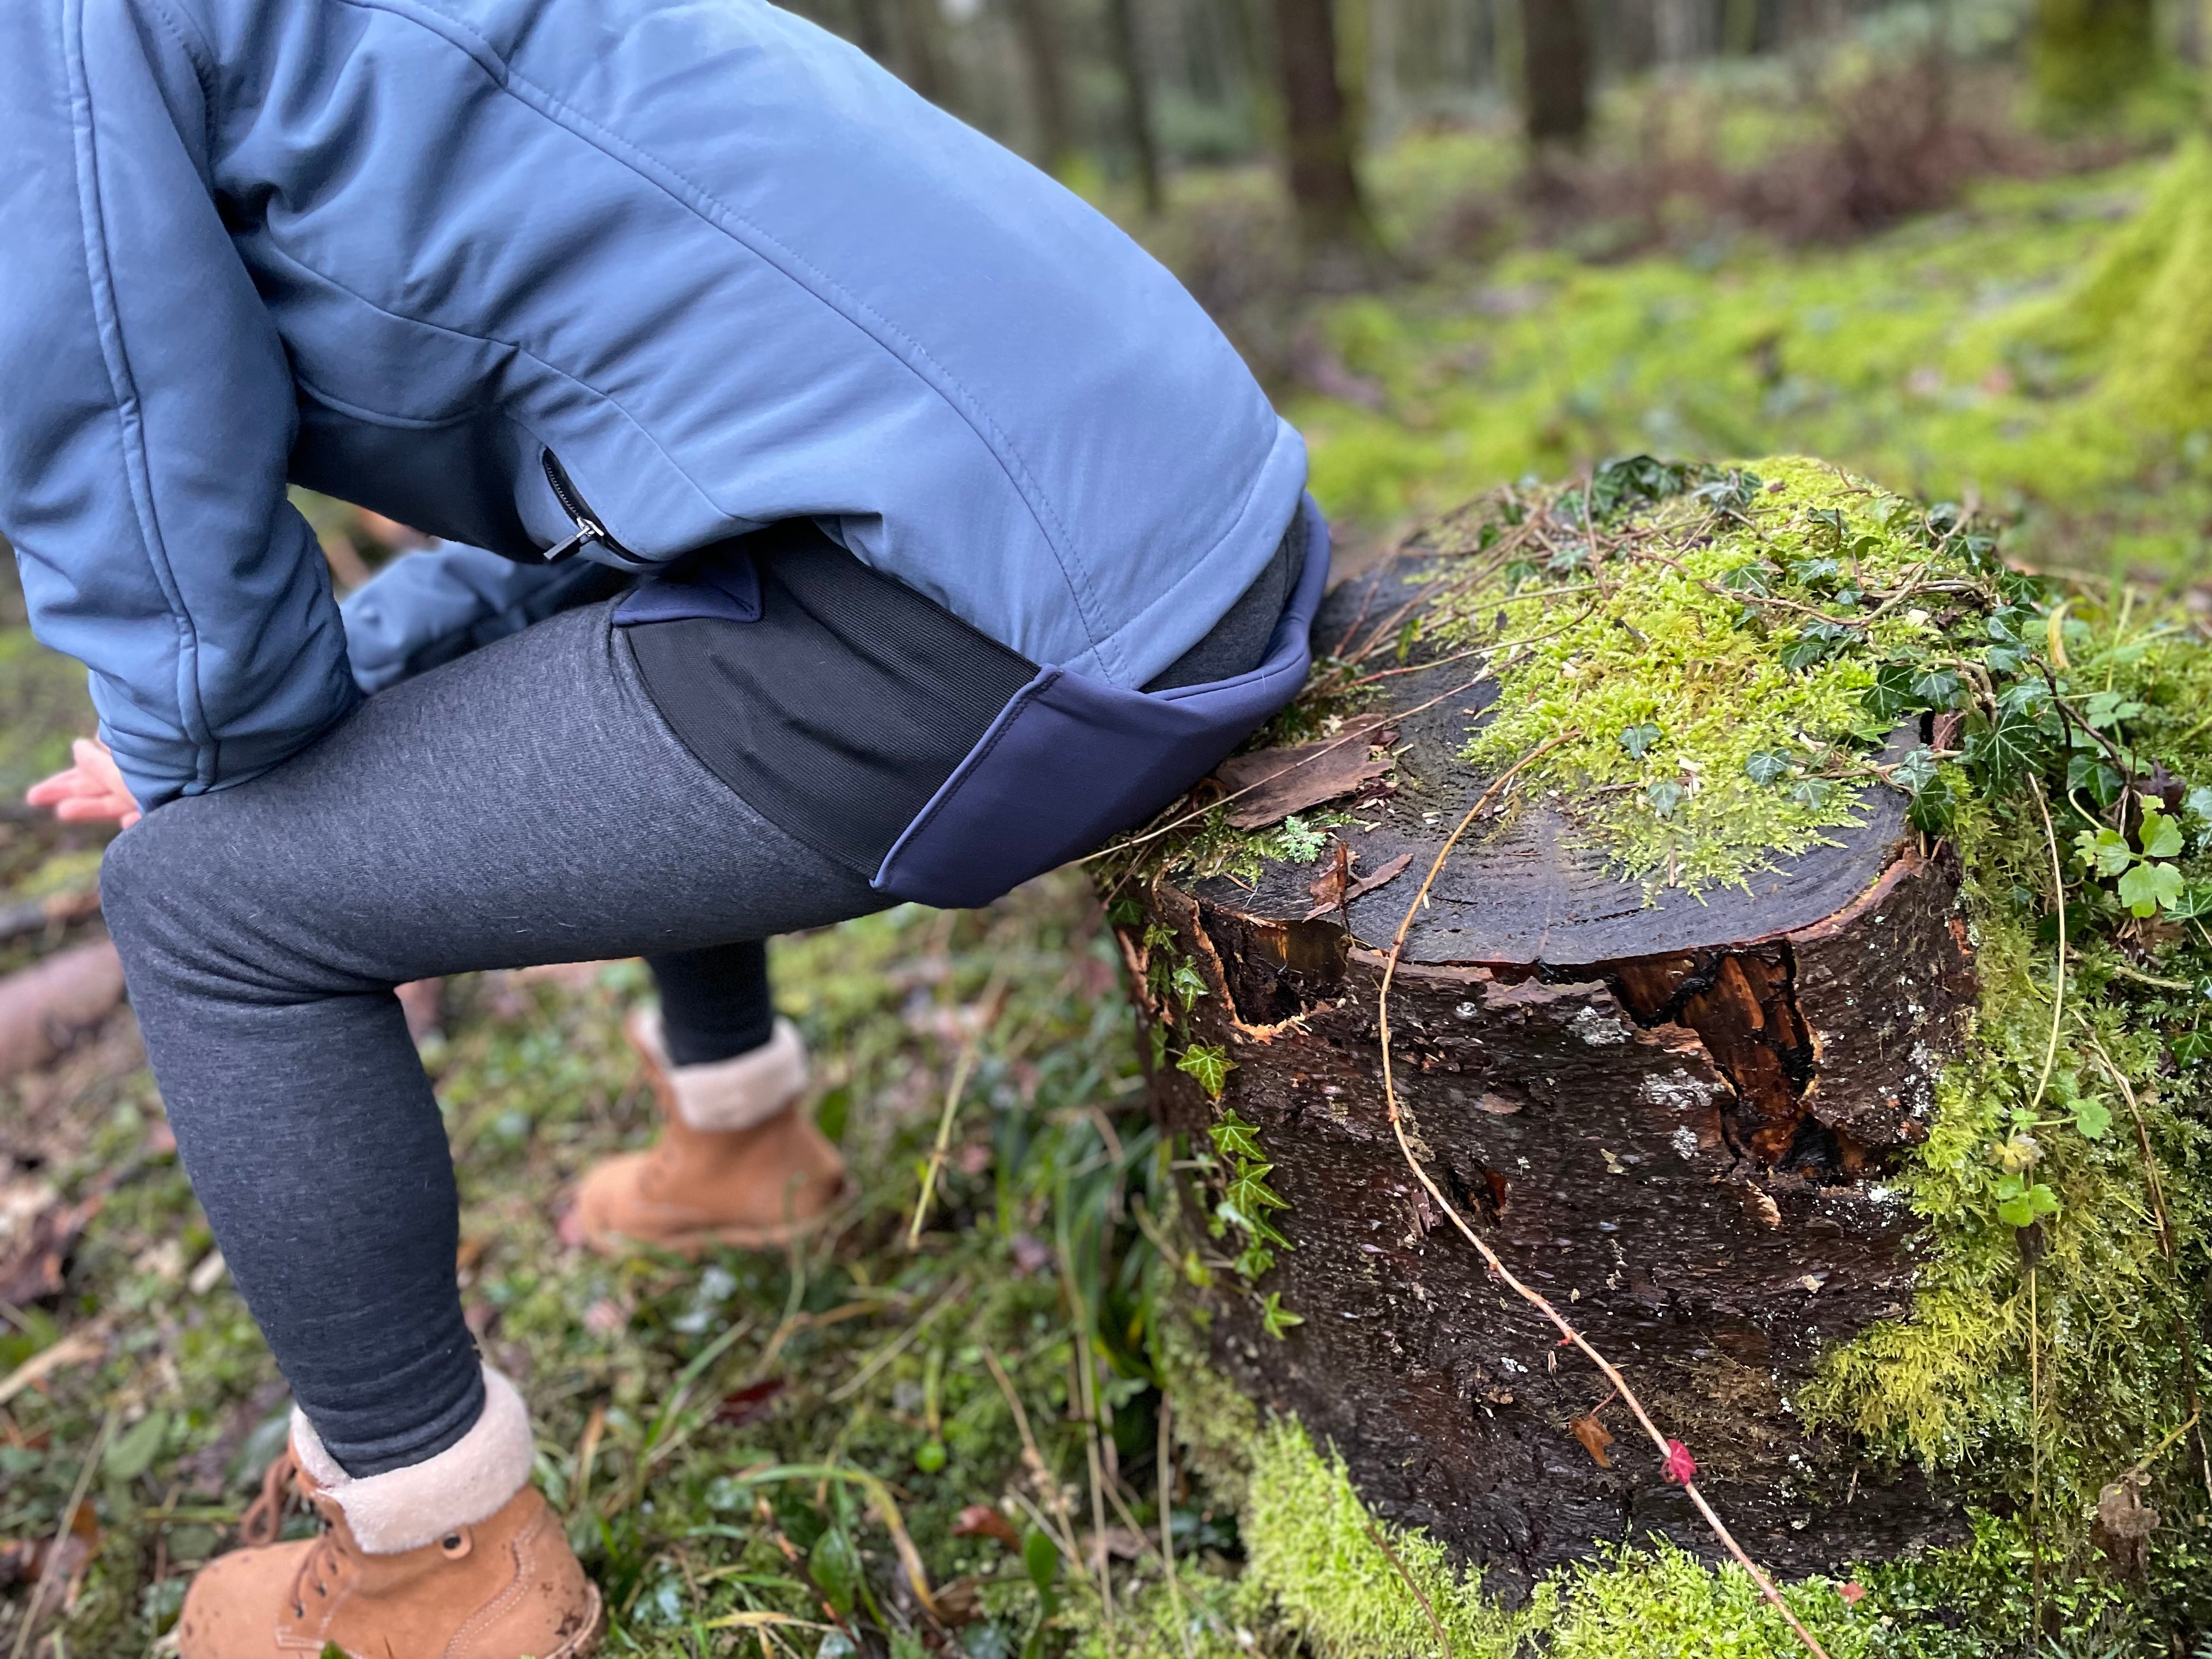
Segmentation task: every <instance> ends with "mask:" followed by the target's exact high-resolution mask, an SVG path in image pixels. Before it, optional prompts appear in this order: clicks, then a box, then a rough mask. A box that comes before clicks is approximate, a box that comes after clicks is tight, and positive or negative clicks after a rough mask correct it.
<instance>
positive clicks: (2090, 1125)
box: [2074, 1095, 2112, 1140]
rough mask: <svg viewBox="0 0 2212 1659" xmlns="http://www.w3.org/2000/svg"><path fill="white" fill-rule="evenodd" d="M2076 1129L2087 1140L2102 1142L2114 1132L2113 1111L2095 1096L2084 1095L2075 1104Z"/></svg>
mask: <svg viewBox="0 0 2212 1659" xmlns="http://www.w3.org/2000/svg"><path fill="white" fill-rule="evenodd" d="M2074 1127H2075V1128H2077V1129H2079V1130H2080V1131H2081V1136H2082V1139H2085V1140H2102V1139H2104V1138H2105V1137H2106V1134H2108V1133H2111V1131H2112V1108H2111V1107H2109V1106H2107V1105H2106V1104H2105V1103H2104V1102H2103V1101H2101V1100H2100V1099H2098V1098H2097V1097H2095V1096H2094V1095H2084V1096H2082V1097H2081V1099H2079V1100H2077V1101H2075V1103H2074Z"/></svg>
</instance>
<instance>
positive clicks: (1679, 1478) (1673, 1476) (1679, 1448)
mask: <svg viewBox="0 0 2212 1659" xmlns="http://www.w3.org/2000/svg"><path fill="white" fill-rule="evenodd" d="M1659 1473H1660V1474H1663V1475H1665V1476H1666V1477H1667V1479H1668V1480H1670V1481H1672V1482H1673V1483H1674V1485H1675V1486H1688V1485H1689V1484H1690V1482H1692V1480H1696V1479H1697V1478H1698V1460H1697V1459H1696V1458H1694V1457H1692V1456H1691V1455H1690V1449H1689V1448H1688V1447H1687V1446H1686V1445H1684V1444H1683V1443H1681V1442H1680V1441H1679V1440H1669V1441H1668V1443H1667V1461H1666V1462H1664V1463H1662V1464H1661V1465H1660V1467H1659Z"/></svg>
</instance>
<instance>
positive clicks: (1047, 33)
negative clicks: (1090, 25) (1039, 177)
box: [1014, 0, 1075, 178]
mask: <svg viewBox="0 0 2212 1659" xmlns="http://www.w3.org/2000/svg"><path fill="white" fill-rule="evenodd" d="M1014 21H1015V24H1016V26H1017V27H1018V29H1019V31H1020V33H1021V37H1022V55H1023V56H1024V58H1026V59H1027V60H1028V62H1029V70H1030V74H1029V81H1030V105H1031V106H1032V108H1033V109H1034V110H1035V112H1036V124H1037V142H1038V143H1039V144H1040V145H1041V146H1042V149H1043V161H1044V170H1045V171H1046V172H1047V173H1051V174H1052V175H1053V176H1054V178H1058V177H1060V176H1061V175H1062V174H1064V173H1066V169H1067V166H1068V163H1069V162H1071V161H1073V160H1074V159H1075V132H1074V125H1073V121H1072V120H1071V118H1070V116H1069V106H1068V101H1067V71H1066V58H1065V56H1064V54H1063V53H1062V52H1061V50H1060V19H1059V17H1058V16H1057V15H1054V11H1053V0H1014Z"/></svg>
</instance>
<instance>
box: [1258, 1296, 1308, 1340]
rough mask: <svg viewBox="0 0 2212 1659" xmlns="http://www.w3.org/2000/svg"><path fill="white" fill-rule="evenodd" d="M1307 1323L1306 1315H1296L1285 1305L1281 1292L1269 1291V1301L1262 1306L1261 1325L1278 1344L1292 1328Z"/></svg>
mask: <svg viewBox="0 0 2212 1659" xmlns="http://www.w3.org/2000/svg"><path fill="white" fill-rule="evenodd" d="M1260 1323H1261V1325H1262V1326H1264V1327H1265V1328H1266V1329H1267V1334H1268V1335H1270V1336H1272V1337H1273V1338H1274V1339H1275V1340H1276V1341H1278V1342H1280V1341H1281V1340H1283V1334H1284V1333H1285V1331H1287V1330H1289V1329H1290V1328H1291V1326H1293V1325H1303V1324H1304V1323H1305V1316H1304V1315H1302V1314H1294V1313H1292V1312H1291V1310H1289V1309H1288V1308H1285V1306H1284V1305H1283V1293H1282V1292H1281V1291H1268V1292H1267V1299H1266V1300H1265V1301H1263V1302H1262V1303H1261V1304H1260Z"/></svg>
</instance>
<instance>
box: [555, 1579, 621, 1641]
mask: <svg viewBox="0 0 2212 1659" xmlns="http://www.w3.org/2000/svg"><path fill="white" fill-rule="evenodd" d="M585 1587H586V1589H589V1590H590V1591H591V1593H592V1616H591V1617H590V1618H589V1619H587V1620H585V1621H584V1628H583V1629H581V1630H580V1631H578V1632H576V1633H575V1635H574V1636H572V1637H570V1638H568V1640H567V1641H566V1642H563V1643H562V1644H561V1645H560V1646H559V1647H557V1648H556V1649H554V1650H553V1651H552V1652H550V1653H549V1654H547V1655H546V1656H545V1659H589V1656H590V1655H592V1654H594V1653H597V1652H598V1651H599V1644H600V1642H602V1641H603V1640H605V1637H606V1633H607V1604H606V1600H605V1597H603V1596H602V1595H600V1594H599V1586H598V1585H597V1584H594V1583H592V1582H591V1581H590V1580H589V1579H586V1581H585Z"/></svg>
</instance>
